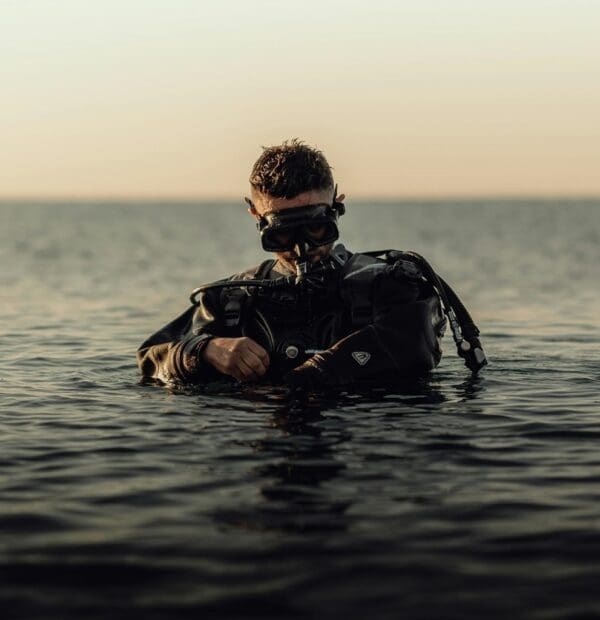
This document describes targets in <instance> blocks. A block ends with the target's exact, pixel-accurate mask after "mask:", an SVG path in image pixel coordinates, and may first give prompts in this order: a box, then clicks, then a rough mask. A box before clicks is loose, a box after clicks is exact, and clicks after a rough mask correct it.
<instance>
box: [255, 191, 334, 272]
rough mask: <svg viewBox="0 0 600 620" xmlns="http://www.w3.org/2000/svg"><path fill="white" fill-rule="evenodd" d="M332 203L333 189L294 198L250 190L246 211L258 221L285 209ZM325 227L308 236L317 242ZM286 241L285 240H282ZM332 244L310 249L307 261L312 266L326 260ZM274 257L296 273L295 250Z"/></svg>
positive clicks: (317, 228)
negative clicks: (249, 199)
mask: <svg viewBox="0 0 600 620" xmlns="http://www.w3.org/2000/svg"><path fill="white" fill-rule="evenodd" d="M332 201H333V189H327V190H311V191H308V192H304V193H302V194H298V196H295V197H294V198H289V199H288V198H274V197H273V196H269V195H268V194H263V193H262V192H259V191H256V190H255V189H252V203H253V204H252V206H251V207H250V208H249V209H248V211H249V212H250V213H251V214H252V215H253V216H254V218H255V219H257V220H258V219H260V217H261V216H263V215H265V214H267V213H272V212H278V211H286V210H287V209H297V208H299V207H307V206H309V205H315V204H319V203H326V204H331V203H332ZM325 232H326V231H325V226H318V227H315V229H314V230H310V231H309V233H310V236H311V237H312V238H313V239H314V240H315V241H318V240H319V238H322V237H323V236H324V235H325ZM282 241H286V239H282ZM332 248H333V243H328V244H326V245H320V246H317V247H313V248H310V249H309V250H308V252H307V254H308V259H309V261H310V262H311V263H312V264H315V263H318V262H319V261H321V260H323V259H324V258H326V257H327V256H328V255H329V253H330V252H331V249H332ZM275 255H276V256H277V258H278V259H279V262H280V263H281V264H282V265H283V266H284V267H285V268H286V269H288V270H289V271H292V272H295V271H296V264H297V262H298V254H297V252H296V250H289V251H286V252H275Z"/></svg>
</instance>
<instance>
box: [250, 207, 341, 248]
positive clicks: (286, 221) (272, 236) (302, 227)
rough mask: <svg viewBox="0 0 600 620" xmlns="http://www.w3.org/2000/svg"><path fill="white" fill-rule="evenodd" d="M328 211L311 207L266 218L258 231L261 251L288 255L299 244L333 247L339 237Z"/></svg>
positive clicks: (269, 215) (324, 208)
mask: <svg viewBox="0 0 600 620" xmlns="http://www.w3.org/2000/svg"><path fill="white" fill-rule="evenodd" d="M327 209H328V207H327V205H311V206H309V207H306V208H304V207H300V208H298V209H290V210H289V211H281V212H278V213H273V214H268V215H267V216H265V220H264V224H263V225H262V226H261V228H260V231H261V241H262V246H263V249H264V250H265V251H267V252H287V251H289V250H292V249H294V246H295V245H296V243H298V242H302V241H305V242H306V243H308V245H310V246H311V247H319V246H321V245H327V244H328V243H332V242H333V241H335V240H336V239H337V238H338V236H339V233H338V228H337V225H336V222H335V219H334V218H333V217H332V216H331V215H330V214H329V213H328V211H327ZM334 217H335V216H334Z"/></svg>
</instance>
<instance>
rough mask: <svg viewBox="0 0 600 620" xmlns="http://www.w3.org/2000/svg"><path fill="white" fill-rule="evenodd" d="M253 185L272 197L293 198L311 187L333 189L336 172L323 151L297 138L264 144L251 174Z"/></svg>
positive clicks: (311, 188) (314, 188)
mask: <svg viewBox="0 0 600 620" xmlns="http://www.w3.org/2000/svg"><path fill="white" fill-rule="evenodd" d="M250 185H252V187H253V188H254V189H255V190H257V191H259V192H261V193H262V194H268V195H269V196H272V197H273V198H286V199H290V198H295V197H296V196H298V194H302V193H304V192H309V191H311V190H325V189H329V188H333V175H332V173H331V166H330V165H329V164H328V163H327V160H326V159H325V155H323V153H321V151H319V150H317V149H315V148H312V147H310V146H307V145H306V144H303V143H302V142H301V141H300V140H298V139H296V138H294V139H293V140H289V141H288V140H286V141H285V142H284V143H283V144H279V145H276V146H263V152H262V154H261V156H260V157H259V158H258V159H257V160H256V163H255V164H254V167H253V168H252V172H251V173H250Z"/></svg>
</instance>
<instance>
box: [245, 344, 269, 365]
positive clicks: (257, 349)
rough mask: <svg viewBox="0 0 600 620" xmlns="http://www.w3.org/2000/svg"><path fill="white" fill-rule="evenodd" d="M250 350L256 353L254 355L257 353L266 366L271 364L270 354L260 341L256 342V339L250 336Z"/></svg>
mask: <svg viewBox="0 0 600 620" xmlns="http://www.w3.org/2000/svg"><path fill="white" fill-rule="evenodd" d="M248 350H249V351H252V353H254V355H256V356H257V357H258V358H259V359H260V360H261V362H262V363H263V364H264V365H265V366H266V367H268V366H269V362H270V359H269V354H268V353H267V352H266V351H265V349H263V348H262V347H261V346H260V345H259V344H258V342H254V340H252V339H251V338H248Z"/></svg>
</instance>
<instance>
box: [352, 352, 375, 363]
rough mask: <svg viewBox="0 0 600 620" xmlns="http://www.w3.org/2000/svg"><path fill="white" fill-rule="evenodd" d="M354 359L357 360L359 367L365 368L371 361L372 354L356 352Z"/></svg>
mask: <svg viewBox="0 0 600 620" xmlns="http://www.w3.org/2000/svg"><path fill="white" fill-rule="evenodd" d="M352 357H353V358H354V359H355V360H356V362H357V364H358V365H359V366H364V365H365V364H366V363H367V362H368V361H369V360H370V359H371V354H370V353H367V352H366V351H354V353H352Z"/></svg>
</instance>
